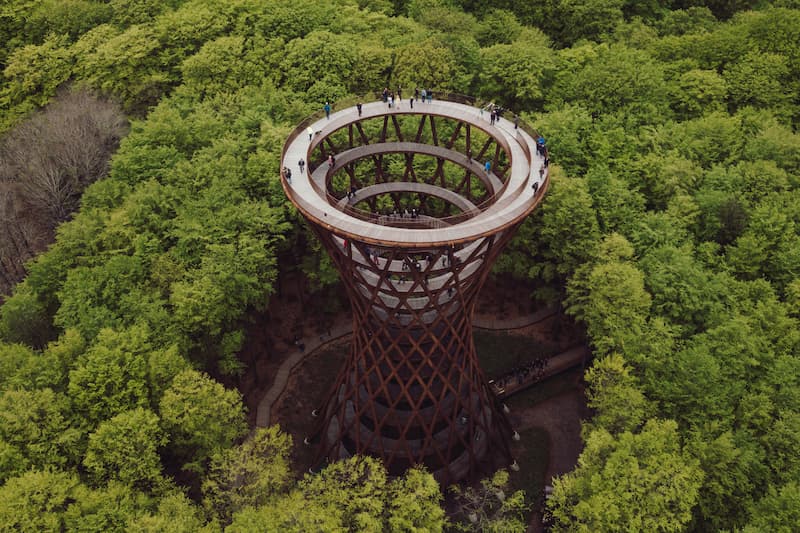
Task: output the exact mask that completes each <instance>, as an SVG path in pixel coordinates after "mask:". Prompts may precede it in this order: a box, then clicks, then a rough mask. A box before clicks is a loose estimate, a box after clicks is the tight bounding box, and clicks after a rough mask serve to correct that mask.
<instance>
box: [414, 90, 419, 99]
mask: <svg viewBox="0 0 800 533" xmlns="http://www.w3.org/2000/svg"><path fill="white" fill-rule="evenodd" d="M414 100H419V87H414Z"/></svg>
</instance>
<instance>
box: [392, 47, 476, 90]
mask: <svg viewBox="0 0 800 533" xmlns="http://www.w3.org/2000/svg"><path fill="white" fill-rule="evenodd" d="M460 74H461V73H460V72H459V65H458V62H457V60H456V57H455V55H454V54H453V52H452V51H451V50H450V49H449V48H448V47H446V46H444V45H443V44H442V43H441V42H440V41H439V40H438V39H433V38H430V39H426V40H424V41H421V42H416V43H409V44H406V45H405V46H403V47H401V48H399V49H398V50H397V55H396V57H395V65H394V69H393V70H392V80H393V81H394V82H395V83H396V84H397V86H399V87H403V88H405V89H406V91H407V93H410V92H412V91H413V88H414V87H425V88H427V89H437V90H441V89H443V90H448V89H450V90H451V89H455V88H456V87H455V86H454V83H453V82H454V80H455V79H456V78H457V77H458V76H459V75H460Z"/></svg>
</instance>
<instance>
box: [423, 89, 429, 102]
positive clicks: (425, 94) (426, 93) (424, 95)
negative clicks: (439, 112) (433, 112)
mask: <svg viewBox="0 0 800 533" xmlns="http://www.w3.org/2000/svg"><path fill="white" fill-rule="evenodd" d="M427 96H428V91H426V90H425V89H424V88H423V89H422V103H423V104H424V103H425V98H426V97H427Z"/></svg>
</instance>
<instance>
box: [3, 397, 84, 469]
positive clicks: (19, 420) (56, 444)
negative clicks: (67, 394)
mask: <svg viewBox="0 0 800 533" xmlns="http://www.w3.org/2000/svg"><path fill="white" fill-rule="evenodd" d="M0 408H1V409H2V410H0V441H2V442H4V443H5V451H4V453H5V454H11V455H13V456H15V457H17V458H18V459H19V460H20V462H19V463H18V464H8V463H6V467H7V468H8V470H5V471H3V472H0V477H2V478H7V477H9V476H10V475H13V474H14V473H16V472H18V471H20V470H23V469H25V468H28V467H35V468H38V469H44V468H48V467H56V468H68V467H70V466H73V465H75V464H76V463H77V461H78V457H77V456H78V455H79V454H80V453H81V451H80V448H81V443H80V440H81V437H82V436H81V433H80V432H79V431H77V430H76V429H74V428H72V427H71V426H70V423H69V419H68V416H69V415H70V414H71V413H70V405H69V402H68V401H67V400H66V398H64V396H63V395H61V394H57V393H55V392H53V391H52V390H50V389H42V390H33V391H26V390H6V391H4V392H3V393H2V395H0Z"/></svg>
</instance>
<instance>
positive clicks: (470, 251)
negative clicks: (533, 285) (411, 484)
mask: <svg viewBox="0 0 800 533" xmlns="http://www.w3.org/2000/svg"><path fill="white" fill-rule="evenodd" d="M482 115H483V114H482V112H481V110H479V109H477V108H475V107H472V106H469V105H465V104H461V103H456V102H452V101H442V100H437V101H434V102H432V103H421V102H418V103H417V105H416V107H415V108H413V109H412V108H410V107H404V108H402V109H398V108H397V107H393V108H389V107H388V106H387V105H386V104H384V103H382V102H375V103H370V104H365V105H363V106H362V109H361V110H360V111H359V110H357V109H356V107H352V108H347V109H343V110H341V111H338V112H336V113H334V114H332V115H331V116H330V118H324V117H323V118H319V119H316V120H309V121H306V122H305V123H303V124H301V125H300V126H299V127H298V128H297V129H296V130H295V131H294V132H293V134H292V135H291V136H290V138H289V140H288V141H287V142H286V145H285V147H284V151H283V156H282V161H281V168H282V171H281V174H282V177H283V179H282V183H283V187H284V189H285V191H286V194H287V196H288V198H289V199H290V200H291V202H292V203H293V204H294V205H295V206H296V207H297V209H298V210H299V211H300V212H301V213H302V214H303V216H304V217H305V218H306V219H307V220H308V221H309V223H310V224H311V226H312V228H313V229H314V231H315V233H316V234H317V236H318V237H319V239H320V241H321V242H322V244H323V245H324V246H325V248H326V250H327V252H328V253H329V254H330V256H331V258H332V259H333V262H334V264H335V265H336V267H337V269H338V270H339V272H340V275H341V278H342V281H343V283H344V286H345V288H346V290H347V293H348V295H349V298H350V302H351V305H352V309H353V342H352V350H351V352H350V355H349V358H348V361H347V363H346V364H345V366H344V367H343V368H342V370H341V372H340V374H339V376H338V378H337V380H336V382H335V385H334V386H333V388H332V390H331V393H330V396H329V399H328V402H327V404H326V405H325V406H323V407H322V408H321V409H319V415H318V416H319V421H320V422H319V424H318V426H317V431H316V434H315V435H314V436H313V439H312V440H313V441H314V442H316V443H318V446H319V448H318V450H319V452H318V454H319V455H318V459H319V461H320V462H322V461H325V460H327V461H334V460H338V459H342V458H346V457H349V456H351V455H355V454H367V455H373V456H377V457H380V458H382V459H383V461H384V463H385V464H386V466H387V469H388V470H389V473H390V474H401V473H402V472H403V471H405V470H406V469H407V468H408V467H410V466H412V465H414V464H424V465H426V466H427V467H428V469H429V470H430V471H431V472H433V473H434V475H435V476H436V477H437V479H438V480H439V481H440V482H441V483H442V484H449V483H452V482H455V481H459V480H462V479H465V478H474V477H476V476H478V475H485V474H487V473H489V472H490V471H492V470H494V469H495V468H496V467H497V466H500V465H507V464H508V463H509V462H510V461H511V454H510V450H509V445H508V442H509V438H510V436H511V428H510V426H509V424H508V421H507V419H506V417H505V415H504V414H503V412H502V410H501V409H500V408H499V405H498V402H497V400H496V398H495V396H494V394H493V393H492V391H491V389H490V386H489V385H488V383H487V382H486V379H485V377H484V374H483V372H482V371H481V369H480V367H479V365H478V360H477V358H476V354H475V346H474V343H473V339H472V325H471V320H472V315H473V312H474V308H475V302H476V298H477V295H478V291H479V289H480V287H481V285H482V284H483V282H484V280H485V279H486V277H487V275H488V273H489V270H490V268H491V265H492V264H493V262H494V261H495V259H496V258H497V255H498V254H499V253H500V251H501V250H502V248H503V246H504V245H505V244H506V243H507V242H508V240H509V239H510V238H511V236H512V234H513V232H514V230H515V229H516V227H517V226H518V225H519V224H520V223H521V222H522V221H523V219H524V218H525V217H526V216H527V215H528V214H529V213H530V212H531V211H532V210H533V209H534V208H535V207H536V205H537V204H538V202H539V201H540V199H541V198H542V196H543V194H544V191H545V189H546V188H547V186H548V184H549V180H548V172H547V161H546V151H545V150H544V149H543V148H541V147H539V148H538V149H537V145H536V141H537V139H536V136H535V134H532V133H528V132H527V131H525V130H523V129H521V128H517V127H515V126H514V124H511V123H509V122H508V121H502V124H501V123H500V122H498V123H496V124H490V122H489V121H488V120H486V119H484V118H483V116H482ZM301 160H302V161H303V163H304V164H302V165H300V164H299V162H300V161H301ZM306 162H307V163H306ZM398 164H399V167H398ZM364 165H367V166H368V167H369V168H370V171H369V172H367V173H366V174H365V173H364V172H363V168H364ZM393 165H394V166H393ZM359 168H360V171H359ZM365 176H366V177H365Z"/></svg>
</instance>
